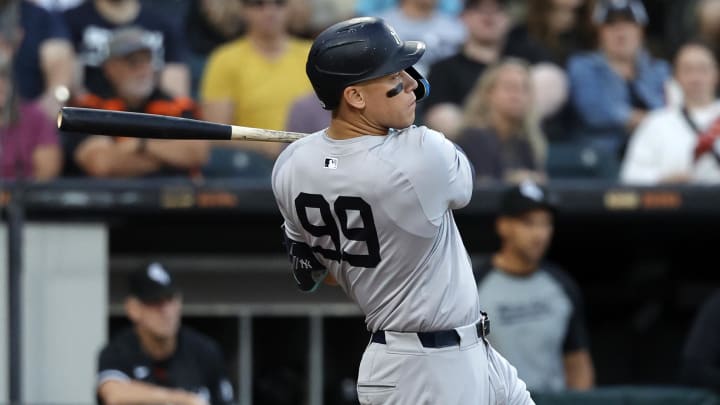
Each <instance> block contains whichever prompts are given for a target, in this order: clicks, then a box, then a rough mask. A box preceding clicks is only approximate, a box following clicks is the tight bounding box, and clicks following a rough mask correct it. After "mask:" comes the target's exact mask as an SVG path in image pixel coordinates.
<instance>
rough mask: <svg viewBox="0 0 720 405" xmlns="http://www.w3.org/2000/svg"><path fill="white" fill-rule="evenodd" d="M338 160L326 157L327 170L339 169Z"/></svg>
mask: <svg viewBox="0 0 720 405" xmlns="http://www.w3.org/2000/svg"><path fill="white" fill-rule="evenodd" d="M337 165H338V160H337V159H336V158H332V157H326V158H325V168H326V169H337Z"/></svg>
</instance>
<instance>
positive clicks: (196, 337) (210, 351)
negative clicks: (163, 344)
mask: <svg viewBox="0 0 720 405" xmlns="http://www.w3.org/2000/svg"><path fill="white" fill-rule="evenodd" d="M178 338H179V342H180V344H181V345H183V347H184V349H185V350H187V351H188V352H190V353H194V354H196V355H198V356H200V357H201V358H204V357H207V356H215V357H217V356H219V355H220V345H219V344H218V342H216V341H215V340H214V339H213V338H211V337H210V336H208V335H206V334H204V333H202V332H199V331H197V330H195V329H193V328H191V327H189V326H182V327H181V328H180V330H179V331H178Z"/></svg>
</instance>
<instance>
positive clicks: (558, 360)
mask: <svg viewBox="0 0 720 405" xmlns="http://www.w3.org/2000/svg"><path fill="white" fill-rule="evenodd" d="M500 204H501V205H500V213H499V216H498V218H497V221H496V229H497V233H498V235H499V237H500V244H501V245H500V250H499V251H498V252H497V253H495V254H493V255H492V256H491V257H490V258H489V259H488V260H486V261H485V262H483V263H482V264H481V265H479V266H477V267H476V269H475V274H476V281H477V283H478V295H479V296H480V304H481V306H482V307H483V308H485V309H486V310H487V312H488V313H489V314H491V318H492V319H491V322H492V333H491V334H490V337H489V338H490V342H491V344H492V345H493V346H494V347H496V348H497V350H498V352H500V354H502V355H503V356H505V357H506V358H507V359H508V360H509V361H512V362H514V363H513V364H515V365H516V366H517V370H518V376H519V377H520V378H521V379H522V380H523V381H525V382H526V383H527V386H528V390H530V392H543V391H546V392H547V391H560V390H564V389H575V390H586V389H590V388H592V387H593V385H594V381H593V380H594V371H593V363H592V359H591V357H590V352H589V348H588V346H589V344H588V333H587V330H586V327H585V319H584V315H583V306H582V298H581V294H580V291H579V289H578V287H577V285H576V284H575V283H574V282H573V280H572V279H571V278H570V276H569V275H568V274H567V273H565V272H564V271H562V270H561V269H560V268H558V267H556V266H554V265H552V264H550V263H547V262H544V261H543V260H542V259H543V256H544V255H545V251H546V250H547V248H548V246H549V244H550V241H551V239H552V234H553V221H554V218H553V217H554V213H555V209H556V207H555V202H554V201H553V199H552V197H550V196H549V195H548V193H547V191H546V190H543V189H542V188H541V187H539V186H537V185H536V184H534V183H532V182H523V183H521V184H520V185H519V186H515V187H512V188H511V189H509V190H507V191H505V193H504V194H503V196H502V199H501V203H500Z"/></svg>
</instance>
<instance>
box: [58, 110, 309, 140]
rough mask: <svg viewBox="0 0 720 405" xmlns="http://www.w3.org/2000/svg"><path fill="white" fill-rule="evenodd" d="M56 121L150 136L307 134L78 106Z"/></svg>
mask: <svg viewBox="0 0 720 405" xmlns="http://www.w3.org/2000/svg"><path fill="white" fill-rule="evenodd" d="M57 124H58V129H60V130H62V131H67V132H81V133H84V134H94V135H113V136H126V137H131V138H150V139H211V140H236V141H265V142H292V141H296V140H298V139H300V138H302V137H304V136H306V135H307V134H303V133H299V132H287V131H276V130H272V129H261V128H252V127H242V126H239V125H227V124H218V123H216V122H210V121H202V120H193V119H189V118H179V117H169V116H166V115H156V114H144V113H133V112H125V111H110V110H97V109H93V108H77V107H63V108H61V109H60V112H59V113H58V119H57Z"/></svg>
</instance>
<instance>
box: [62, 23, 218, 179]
mask: <svg viewBox="0 0 720 405" xmlns="http://www.w3.org/2000/svg"><path fill="white" fill-rule="evenodd" d="M153 49H154V48H153V45H152V43H151V41H150V40H149V37H148V35H147V32H146V31H145V30H143V29H141V28H138V27H127V28H121V29H119V30H117V31H116V32H115V33H114V35H113V36H112V38H111V39H110V42H109V44H108V49H107V55H106V57H105V60H104V62H103V64H102V69H103V73H104V74H105V76H106V77H107V79H108V81H109V82H110V84H111V87H112V90H111V91H110V92H109V93H105V94H103V93H101V94H91V93H87V94H83V95H81V96H79V97H78V98H77V99H76V100H74V102H73V104H75V105H76V106H79V107H88V108H99V109H106V110H116V111H132V112H144V113H151V114H161V115H169V116H176V117H184V118H197V116H196V106H195V104H194V102H193V101H192V100H191V99H190V98H187V97H177V98H173V97H171V96H169V95H168V94H166V93H165V92H164V91H163V90H161V89H160V88H159V86H158V71H157V67H158V65H157V64H156V63H155V61H156V60H157V58H156V55H155V51H154V50H153ZM66 138H67V139H66V140H67V141H68V142H67V148H66V154H67V155H68V156H66V161H68V162H74V164H75V165H76V167H73V165H70V168H69V169H68V172H69V173H66V174H70V175H72V174H78V172H80V173H83V174H87V175H90V176H94V177H139V176H151V175H152V176H188V175H193V174H194V173H196V172H198V169H199V168H200V167H201V166H202V165H203V164H204V163H205V162H206V161H207V159H208V148H209V144H208V142H207V141H202V140H196V141H185V140H157V139H153V140H147V139H138V138H132V139H130V138H122V137H118V138H110V137H105V136H89V137H87V138H85V139H81V138H78V136H77V135H72V136H67V137H66ZM73 169H74V170H73Z"/></svg>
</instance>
